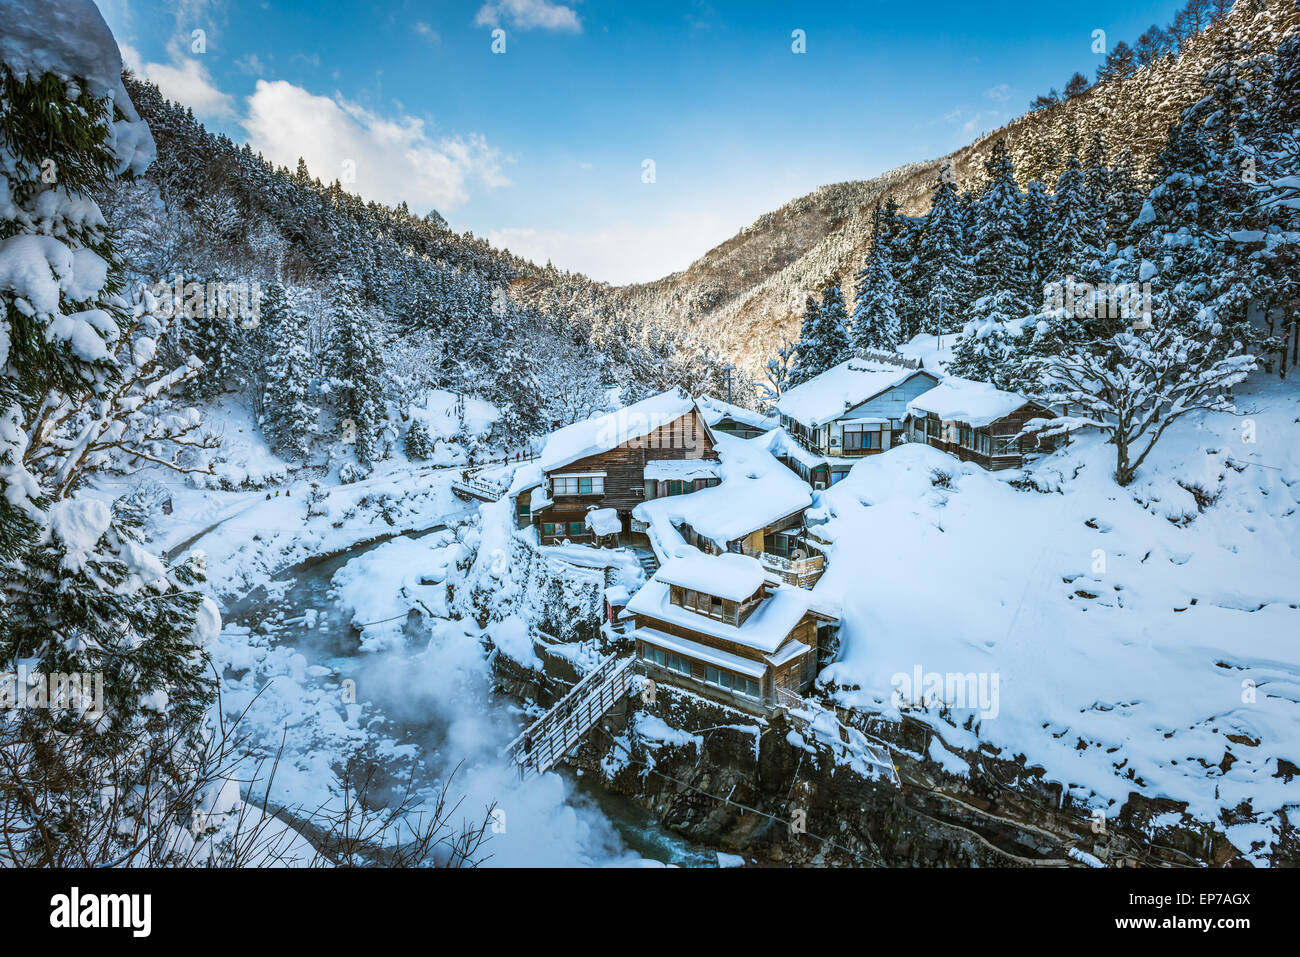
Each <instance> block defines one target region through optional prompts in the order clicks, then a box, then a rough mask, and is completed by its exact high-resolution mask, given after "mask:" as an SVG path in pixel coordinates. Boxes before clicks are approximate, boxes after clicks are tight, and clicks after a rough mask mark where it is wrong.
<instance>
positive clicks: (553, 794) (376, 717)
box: [226, 527, 716, 867]
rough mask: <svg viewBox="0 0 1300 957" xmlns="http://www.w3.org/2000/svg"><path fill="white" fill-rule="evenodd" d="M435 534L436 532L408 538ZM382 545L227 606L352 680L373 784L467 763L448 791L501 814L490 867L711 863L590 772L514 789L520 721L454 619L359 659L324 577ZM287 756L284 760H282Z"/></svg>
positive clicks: (323, 563) (423, 784)
mask: <svg viewBox="0 0 1300 957" xmlns="http://www.w3.org/2000/svg"><path fill="white" fill-rule="evenodd" d="M438 531H439V528H437V527H435V528H434V529H429V530H427V531H424V532H418V533H412V534H411V535H408V536H404V537H407V538H415V539H418V538H422V537H424V536H426V535H430V534H436V533H437V532H438ZM383 544H385V543H369V544H366V545H361V546H357V547H355V548H353V549H350V550H348V551H346V552H343V553H342V554H339V555H335V556H331V557H329V558H325V559H320V560H315V561H311V562H307V563H305V564H303V565H300V566H297V567H295V568H293V569H290V570H289V571H287V572H285V573H283V574H282V575H280V576H278V577H277V579H276V580H275V581H273V582H272V583H271V584H270V586H269V587H267V588H258V589H256V590H255V591H254V592H252V593H251V594H249V595H247V596H245V597H244V598H243V599H241V600H239V601H237V602H234V603H232V604H231V605H230V607H228V608H227V610H226V621H227V624H228V625H235V626H244V627H247V628H251V629H253V630H255V631H256V630H263V631H268V632H269V633H270V635H271V643H272V646H273V647H276V648H280V649H284V648H286V647H288V648H292V649H293V650H294V651H296V652H297V653H298V654H300V655H302V657H303V659H305V666H306V667H305V671H306V673H307V674H309V675H310V674H313V673H314V674H316V675H320V676H325V675H327V674H328V678H329V680H337V681H344V680H346V679H352V680H353V681H355V683H356V698H357V702H358V703H359V704H362V705H369V706H370V707H371V709H372V711H371V713H370V714H369V715H368V716H367V718H366V719H365V720H364V721H363V722H362V724H363V726H364V727H365V730H366V732H367V733H368V736H369V737H370V738H371V741H370V744H369V747H368V748H367V749H366V750H367V751H368V752H371V753H373V754H375V755H378V756H380V758H379V762H380V766H381V770H380V772H379V774H377V775H376V777H375V778H374V779H373V780H374V781H375V782H376V783H383V784H386V785H390V784H391V785H394V786H397V783H396V781H395V780H394V778H393V777H392V776H391V775H388V774H387V773H386V772H385V771H384V770H382V767H383V759H384V756H387V757H388V758H389V759H391V758H392V756H393V755H395V754H396V755H418V757H416V759H415V760H414V761H407V762H400V763H401V764H402V766H403V767H404V768H406V769H407V771H406V773H408V774H409V775H410V781H411V784H412V786H413V789H414V790H415V791H416V792H417V793H427V792H428V791H430V790H432V789H434V788H436V787H438V786H439V785H440V783H441V782H442V780H444V778H445V775H446V773H447V772H448V770H450V768H451V767H453V766H455V765H456V764H457V763H459V762H461V761H463V762H464V765H463V766H462V768H461V770H460V771H459V772H458V774H457V776H456V778H455V780H454V783H453V791H454V792H456V793H462V792H463V793H464V794H465V804H464V811H465V814H466V816H470V815H472V814H474V813H477V812H478V810H479V809H480V808H482V807H485V806H486V805H487V804H488V803H489V802H491V801H495V802H497V805H498V808H499V812H500V813H502V814H503V819H502V820H501V824H502V825H503V826H504V831H503V832H502V833H499V834H494V835H493V838H492V840H491V841H490V842H489V843H488V845H487V846H486V851H487V853H489V854H490V855H492V856H491V859H490V860H489V861H488V862H487V863H488V864H489V865H492V864H505V865H522V866H528V865H539V866H546V865H560V866H564V865H584V864H592V865H610V864H613V865H620V864H622V865H629V864H630V865H636V864H645V863H653V862H659V863H662V864H674V865H679V866H686V867H709V866H713V865H714V864H715V863H716V856H715V854H714V853H713V851H711V850H709V849H707V848H700V847H696V846H693V845H692V844H690V843H689V842H687V841H685V840H683V839H682V838H680V837H678V836H677V835H675V834H673V833H672V832H670V831H668V830H667V829H665V828H664V827H662V826H661V825H660V824H659V823H658V822H657V821H656V820H655V819H654V817H653V816H652V815H651V814H650V813H649V812H647V811H645V810H644V809H642V808H640V807H638V806H637V805H635V804H633V803H632V802H630V801H628V800H627V799H625V798H623V797H621V796H620V795H616V794H614V793H612V792H610V791H608V790H606V789H605V788H604V787H603V786H602V784H601V782H599V781H597V780H595V779H594V778H593V776H592V775H590V774H587V775H580V774H575V773H573V772H571V771H569V770H567V769H565V770H563V771H561V772H560V773H559V774H552V775H546V776H545V777H544V778H543V779H535V780H533V781H530V782H529V783H528V784H527V785H524V786H520V785H519V784H518V783H517V781H515V779H514V776H513V774H512V773H511V772H510V771H509V770H508V769H506V768H505V766H504V764H499V762H498V761H497V759H496V755H497V754H498V752H499V750H500V748H501V747H502V746H503V745H504V744H505V743H507V742H508V741H509V740H510V739H511V738H512V737H513V736H514V735H515V734H516V733H517V732H518V730H519V729H520V727H521V725H522V724H523V723H524V721H525V720H527V719H526V716H525V715H523V714H522V713H521V712H520V710H519V708H518V705H517V703H516V702H515V701H513V700H511V699H508V698H505V697H503V696H498V695H495V694H493V693H492V692H491V690H490V677H489V674H488V668H487V664H486V662H485V661H484V657H483V654H482V649H481V648H480V647H479V646H478V643H477V641H476V640H474V639H471V638H468V637H466V636H464V635H463V634H461V633H459V632H458V631H457V630H456V629H455V627H454V623H446V624H448V625H453V627H450V628H446V629H435V632H434V635H433V636H432V637H429V636H427V635H411V636H408V639H407V641H406V642H405V643H404V644H403V645H402V646H399V647H394V648H385V649H384V650H380V651H377V652H363V651H361V642H360V636H359V633H358V631H357V629H356V628H355V627H354V626H353V625H352V623H351V615H350V613H349V612H347V611H346V610H344V609H343V608H342V607H341V606H340V604H339V602H338V599H337V595H336V594H335V589H334V587H333V586H332V584H331V580H332V579H333V577H334V576H335V574H336V573H337V572H338V571H339V570H340V569H342V568H343V567H344V566H345V565H347V564H348V563H349V562H351V561H354V560H356V559H358V558H360V557H361V556H363V555H365V554H367V553H368V552H370V551H372V550H373V549H375V548H379V547H382V545H383ZM331 707H332V704H331ZM412 746H414V747H412ZM292 759H293V756H292V755H287V756H286V761H292ZM354 760H355V759H354ZM498 765H499V766H498ZM401 786H403V787H404V782H403V784H402V785H401Z"/></svg>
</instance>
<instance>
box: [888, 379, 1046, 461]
mask: <svg viewBox="0 0 1300 957" xmlns="http://www.w3.org/2000/svg"><path fill="white" fill-rule="evenodd" d="M907 408H908V422H909V425H910V429H911V436H910V437H911V440H912V441H913V442H924V443H926V444H927V445H932V446H934V447H935V448H937V449H942V450H943V451H945V452H948V453H949V454H951V455H955V456H957V457H958V458H959V459H961V460H962V461H963V462H974V463H975V464H976V465H979V466H980V467H981V468H985V469H989V470H990V471H999V470H1001V469H1012V468H1020V467H1021V466H1022V465H1024V463H1025V457H1026V456H1028V455H1031V454H1034V453H1040V452H1050V451H1052V449H1053V448H1055V440H1053V439H1040V438H1039V437H1037V436H1026V437H1024V438H1021V437H1019V432H1020V430H1021V429H1022V428H1024V425H1025V423H1026V422H1028V421H1029V420H1030V419H1042V418H1048V419H1050V418H1054V417H1055V413H1053V412H1052V411H1051V410H1050V409H1047V408H1045V407H1044V406H1042V405H1039V404H1038V403H1037V402H1033V401H1031V400H1029V399H1027V398H1025V397H1024V396H1023V395H1017V394H1016V393H1014V392H1005V391H1003V390H1001V389H996V388H994V387H993V386H992V385H990V384H989V383H987V382H975V381H972V380H970V379H961V378H958V377H957V376H947V377H946V378H945V379H944V380H943V382H942V383H941V384H940V385H937V386H935V387H934V388H933V389H931V390H929V391H928V392H925V393H923V394H922V395H919V396H917V397H916V398H915V399H913V400H912V401H911V402H910V403H909V404H908V407H907Z"/></svg>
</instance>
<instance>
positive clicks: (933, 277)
mask: <svg viewBox="0 0 1300 957" xmlns="http://www.w3.org/2000/svg"><path fill="white" fill-rule="evenodd" d="M962 218H963V213H962V209H961V201H960V198H959V196H958V193H957V185H956V177H954V176H953V175H952V173H951V170H950V169H949V168H945V170H944V171H943V172H941V173H940V174H939V179H938V182H937V183H936V184H935V189H934V197H933V200H932V202H931V205H930V212H929V213H928V214H927V215H926V217H925V226H924V229H923V234H922V242H921V248H920V250H919V253H918V259H919V265H920V270H919V271H920V274H921V276H922V279H923V282H924V285H925V299H924V308H925V310H926V313H927V317H926V328H924V329H922V330H921V331H923V332H930V333H933V334H934V335H936V336H944V335H948V334H950V333H953V332H955V331H957V329H958V328H960V324H961V322H962V321H964V318H965V317H964V315H963V314H962V310H963V308H964V306H965V305H966V303H967V300H968V297H969V288H970V287H969V269H970V264H969V262H968V260H967V258H966V237H965V236H964V235H963V231H962Z"/></svg>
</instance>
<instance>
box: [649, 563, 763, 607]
mask: <svg viewBox="0 0 1300 957" xmlns="http://www.w3.org/2000/svg"><path fill="white" fill-rule="evenodd" d="M655 577H656V578H658V579H659V580H660V581H662V582H667V583H668V584H670V585H681V586H682V587H683V588H693V589H695V590H696V591H702V592H704V593H705V594H706V595H716V596H717V597H718V598H725V599H727V600H729V601H744V600H745V599H746V598H748V597H749V596H750V595H752V594H754V592H756V591H758V589H759V587H760V586H761V585H762V584H763V580H764V576H763V566H762V565H760V564H759V563H758V559H756V558H750V557H749V556H748V555H734V554H729V553H728V554H722V555H705V554H704V553H703V552H696V553H695V554H694V555H684V556H682V557H680V558H674V559H671V560H669V561H668V562H665V563H664V565H663V566H662V567H661V568H660V569H659V571H658V572H656V573H655Z"/></svg>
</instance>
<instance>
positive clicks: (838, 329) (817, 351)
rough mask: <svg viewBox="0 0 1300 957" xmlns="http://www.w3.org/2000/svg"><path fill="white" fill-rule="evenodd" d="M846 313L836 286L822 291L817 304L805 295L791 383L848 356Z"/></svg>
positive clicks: (835, 363) (816, 374)
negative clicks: (796, 362) (795, 363)
mask: <svg viewBox="0 0 1300 957" xmlns="http://www.w3.org/2000/svg"><path fill="white" fill-rule="evenodd" d="M846 321H847V313H846V310H845V306H844V297H843V295H841V293H840V287H839V286H827V287H826V288H825V289H823V290H822V301H821V304H820V305H819V304H818V303H817V302H816V301H814V299H813V298H812V296H809V297H808V299H807V302H806V303H805V307H804V321H803V327H802V328H801V329H800V330H799V344H798V365H796V366H795V373H794V375H793V376H792V377H791V378H792V380H793V384H794V385H798V384H800V383H803V382H807V381H808V380H809V379H812V378H814V377H816V376H819V375H821V374H822V373H823V372H825V371H826V370H827V369H830V368H832V367H833V366H836V365H839V364H840V363H841V362H843V361H844V360H845V359H847V358H848V357H849V352H850V348H851V347H850V345H849V335H848V329H847V328H846Z"/></svg>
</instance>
